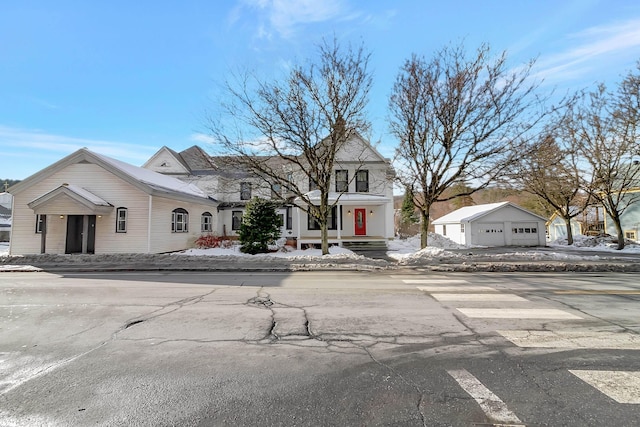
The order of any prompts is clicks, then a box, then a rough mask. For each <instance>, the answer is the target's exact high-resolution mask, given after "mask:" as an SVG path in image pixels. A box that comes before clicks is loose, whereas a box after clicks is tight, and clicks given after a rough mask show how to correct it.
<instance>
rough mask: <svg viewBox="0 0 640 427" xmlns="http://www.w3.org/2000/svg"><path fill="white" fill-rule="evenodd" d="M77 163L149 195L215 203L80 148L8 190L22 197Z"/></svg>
mask: <svg viewBox="0 0 640 427" xmlns="http://www.w3.org/2000/svg"><path fill="white" fill-rule="evenodd" d="M77 163H92V164H96V165H98V166H101V167H103V168H104V169H106V170H108V171H110V172H111V173H113V174H114V175H116V176H117V177H119V178H121V179H122V180H124V181H126V182H128V183H130V184H131V185H133V186H135V187H137V188H139V189H140V190H142V191H143V192H145V193H147V194H152V195H161V196H165V197H169V198H177V199H182V200H186V201H197V202H200V203H203V202H204V203H215V201H214V200H213V199H211V198H210V197H208V196H207V194H206V193H205V192H204V191H202V190H201V189H199V188H198V187H196V186H195V185H193V184H189V183H186V182H184V181H181V180H179V179H177V178H173V177H171V176H167V175H163V174H161V173H157V172H154V171H152V170H149V169H144V168H141V167H138V166H133V165H131V164H129V163H125V162H122V161H120V160H116V159H113V158H111V157H108V156H105V155H102V154H98V153H94V152H92V151H89V150H88V149H86V148H81V149H79V150H77V151H75V152H74V153H71V154H70V155H68V156H67V157H65V158H63V159H61V160H59V161H57V162H56V163H54V164H52V165H50V166H48V167H46V168H44V169H42V170H41V171H39V172H36V173H35V174H33V175H31V176H30V177H28V178H26V179H24V180H22V181H20V182H19V183H17V184H15V185H14V186H13V187H11V188H9V192H10V193H13V194H16V193H19V192H21V191H23V190H24V189H26V188H28V187H30V186H32V185H35V184H37V183H38V182H39V181H41V180H43V179H45V178H47V177H48V176H51V175H53V174H54V173H56V172H58V171H60V170H62V169H64V168H66V167H68V166H70V165H73V164H77Z"/></svg>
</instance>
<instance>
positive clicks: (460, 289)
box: [416, 285, 497, 292]
mask: <svg viewBox="0 0 640 427" xmlns="http://www.w3.org/2000/svg"><path fill="white" fill-rule="evenodd" d="M416 287H417V288H418V289H419V290H421V291H424V292H453V291H455V292H497V291H496V290H495V289H493V288H490V287H488V286H436V285H434V286H416Z"/></svg>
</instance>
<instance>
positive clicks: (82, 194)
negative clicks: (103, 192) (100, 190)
mask: <svg viewBox="0 0 640 427" xmlns="http://www.w3.org/2000/svg"><path fill="white" fill-rule="evenodd" d="M65 187H67V188H68V189H69V190H70V191H72V192H74V193H76V194H77V195H78V196H80V197H84V198H85V199H87V200H89V201H90V202H91V203H93V204H94V205H99V206H111V204H110V203H109V202H106V201H105V200H103V199H102V198H100V197H98V196H96V195H95V194H93V193H92V192H90V191H88V190H85V189H84V188H82V187H78V186H77V185H69V184H68V185H65Z"/></svg>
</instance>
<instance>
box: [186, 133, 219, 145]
mask: <svg viewBox="0 0 640 427" xmlns="http://www.w3.org/2000/svg"><path fill="white" fill-rule="evenodd" d="M189 139H190V140H191V141H196V142H202V143H204V144H214V143H215V142H216V140H215V138H214V137H212V136H209V135H205V134H204V133H192V134H191V136H190V137H189Z"/></svg>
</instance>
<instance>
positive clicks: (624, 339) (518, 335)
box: [497, 330, 640, 350]
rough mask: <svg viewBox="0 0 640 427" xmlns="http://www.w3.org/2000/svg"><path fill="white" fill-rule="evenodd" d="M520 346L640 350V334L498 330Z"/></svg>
mask: <svg viewBox="0 0 640 427" xmlns="http://www.w3.org/2000/svg"><path fill="white" fill-rule="evenodd" d="M497 332H498V333H499V334H500V335H502V336H503V337H504V338H506V339H508V340H509V341H511V342H512V343H514V344H515V345H517V346H518V347H524V348H593V349H611V350H640V336H638V335H636V334H628V333H623V332H595V331H574V330H571V331H523V330H512V331H497Z"/></svg>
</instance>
